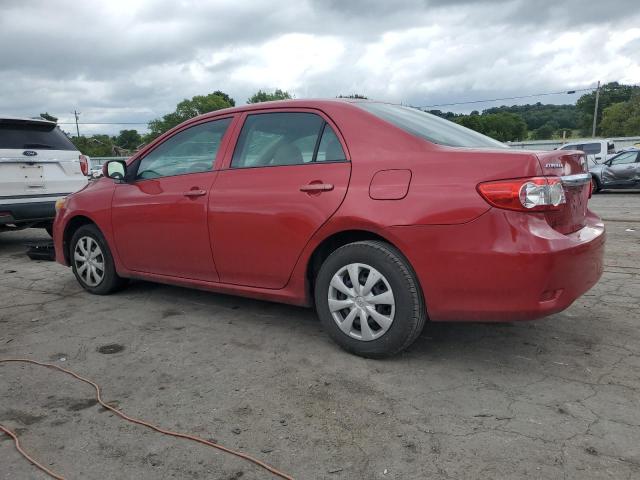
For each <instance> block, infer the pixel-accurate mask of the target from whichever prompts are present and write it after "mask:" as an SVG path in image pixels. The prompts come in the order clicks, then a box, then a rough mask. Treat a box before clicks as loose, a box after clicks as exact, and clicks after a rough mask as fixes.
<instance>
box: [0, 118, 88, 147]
mask: <svg viewBox="0 0 640 480" xmlns="http://www.w3.org/2000/svg"><path fill="white" fill-rule="evenodd" d="M2 148H7V149H18V150H26V149H33V150H77V148H76V147H75V146H74V145H73V143H71V140H69V139H68V138H67V136H66V135H65V134H64V133H63V132H62V131H61V130H60V129H59V128H58V127H57V126H56V125H50V124H38V123H24V124H17V123H0V149H2Z"/></svg>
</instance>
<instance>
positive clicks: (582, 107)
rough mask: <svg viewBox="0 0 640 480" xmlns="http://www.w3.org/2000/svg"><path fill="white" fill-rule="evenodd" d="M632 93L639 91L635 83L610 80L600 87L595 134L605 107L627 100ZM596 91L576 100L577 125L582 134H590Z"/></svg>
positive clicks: (598, 131) (598, 130)
mask: <svg viewBox="0 0 640 480" xmlns="http://www.w3.org/2000/svg"><path fill="white" fill-rule="evenodd" d="M634 93H640V87H639V86H635V85H623V84H620V83H618V82H610V83H606V84H604V85H602V86H601V87H600V98H599V100H598V118H597V120H596V134H598V135H599V134H601V132H600V122H601V121H602V116H603V114H604V111H605V110H606V109H607V107H609V106H611V105H613V104H614V103H622V102H626V101H628V100H629V99H630V98H631V97H632V96H633V95H634ZM595 102H596V92H595V91H593V92H591V93H587V94H585V95H582V96H581V97H580V98H579V99H578V101H577V102H576V109H577V111H578V127H579V128H580V130H581V133H582V135H591V129H592V125H593V110H594V108H595Z"/></svg>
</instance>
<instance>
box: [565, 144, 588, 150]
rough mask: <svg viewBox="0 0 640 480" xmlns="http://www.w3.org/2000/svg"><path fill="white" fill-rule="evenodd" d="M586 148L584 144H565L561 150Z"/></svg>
mask: <svg viewBox="0 0 640 480" xmlns="http://www.w3.org/2000/svg"><path fill="white" fill-rule="evenodd" d="M583 148H584V145H578V144H575V145H565V146H564V147H562V148H561V149H560V150H582V149H583Z"/></svg>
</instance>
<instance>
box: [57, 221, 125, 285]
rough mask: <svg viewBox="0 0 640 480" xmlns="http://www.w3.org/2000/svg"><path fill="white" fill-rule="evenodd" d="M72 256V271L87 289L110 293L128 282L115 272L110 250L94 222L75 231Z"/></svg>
mask: <svg viewBox="0 0 640 480" xmlns="http://www.w3.org/2000/svg"><path fill="white" fill-rule="evenodd" d="M69 257H70V262H71V268H72V269H73V274H74V275H75V276H76V279H77V280H78V283H80V285H81V286H82V288H84V289H85V290H87V291H88V292H91V293H93V294H96V295H107V294H109V293H112V292H115V291H116V290H119V289H120V288H122V287H123V286H124V285H125V284H126V283H127V281H126V279H124V278H121V277H119V276H118V274H117V273H116V269H115V265H114V263H113V257H112V256H111V251H110V250H109V247H108V245H107V242H106V241H105V239H104V236H103V235H102V233H101V232H100V230H99V229H98V228H97V227H96V226H95V225H83V226H81V227H80V228H78V230H76V231H75V233H74V234H73V236H72V237H71V246H70V255H69Z"/></svg>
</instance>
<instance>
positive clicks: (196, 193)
mask: <svg viewBox="0 0 640 480" xmlns="http://www.w3.org/2000/svg"><path fill="white" fill-rule="evenodd" d="M206 194H207V191H206V190H197V189H193V190H189V191H187V192H184V193H183V195H184V196H185V197H201V196H203V195H206Z"/></svg>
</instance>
